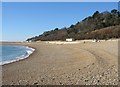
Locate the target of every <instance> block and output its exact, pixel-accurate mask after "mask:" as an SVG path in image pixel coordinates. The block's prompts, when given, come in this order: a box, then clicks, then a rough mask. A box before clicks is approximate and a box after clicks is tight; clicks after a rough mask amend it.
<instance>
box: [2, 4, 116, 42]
mask: <svg viewBox="0 0 120 87" xmlns="http://www.w3.org/2000/svg"><path fill="white" fill-rule="evenodd" d="M112 9H118V2H10V3H9V2H4V3H3V5H2V23H3V24H2V26H3V29H2V34H3V38H2V40H1V41H3V42H6V41H7V42H21V41H25V40H26V39H27V38H30V37H33V36H37V35H40V34H42V33H43V32H45V31H49V30H53V29H55V28H59V29H60V28H63V27H69V26H70V25H72V24H76V23H77V22H78V21H79V22H80V21H82V20H83V19H84V18H86V17H88V16H91V15H93V14H94V12H95V11H99V12H104V11H111V10H112Z"/></svg>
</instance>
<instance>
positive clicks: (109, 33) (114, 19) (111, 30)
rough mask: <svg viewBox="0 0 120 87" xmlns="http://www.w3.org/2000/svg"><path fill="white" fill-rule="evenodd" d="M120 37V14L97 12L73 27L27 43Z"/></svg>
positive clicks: (35, 38)
mask: <svg viewBox="0 0 120 87" xmlns="http://www.w3.org/2000/svg"><path fill="white" fill-rule="evenodd" d="M119 37H120V12H119V11H117V10H116V9H113V10H112V11H111V12H108V11H105V12H102V13H100V12H98V11H96V12H95V13H94V14H93V15H92V16H89V17H87V18H85V19H84V20H82V21H81V22H77V23H76V24H75V25H71V26H70V27H68V28H66V27H65V28H62V29H58V28H56V29H54V30H51V31H47V32H44V33H43V34H41V35H39V36H35V37H32V38H28V39H27V41H29V40H32V41H38V40H41V41H54V40H65V39H66V38H74V39H76V40H82V39H110V38H119Z"/></svg>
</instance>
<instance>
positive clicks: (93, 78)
mask: <svg viewBox="0 0 120 87" xmlns="http://www.w3.org/2000/svg"><path fill="white" fill-rule="evenodd" d="M3 45H22V46H29V47H32V48H34V49H35V51H34V53H33V54H31V55H30V56H29V57H28V58H26V59H23V60H20V61H18V62H14V63H10V64H6V65H3V66H2V84H3V85H117V84H118V41H117V40H115V41H101V42H85V43H83V42H81V43H74V44H64V43H62V44H56V43H54V44H51V43H49V42H42V41H40V42H30V43H27V42H21V43H3Z"/></svg>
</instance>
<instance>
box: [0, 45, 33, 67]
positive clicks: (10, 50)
mask: <svg viewBox="0 0 120 87" xmlns="http://www.w3.org/2000/svg"><path fill="white" fill-rule="evenodd" d="M34 50H35V49H33V48H30V47H26V46H0V65H4V64H8V63H11V62H15V61H19V60H21V59H25V58H27V57H28V56H29V55H30V54H32V53H33V51H34Z"/></svg>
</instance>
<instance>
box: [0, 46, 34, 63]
mask: <svg viewBox="0 0 120 87" xmlns="http://www.w3.org/2000/svg"><path fill="white" fill-rule="evenodd" d="M23 47H25V48H27V49H30V50H27V54H28V55H25V56H20V57H17V58H16V59H13V60H9V61H4V62H0V65H5V64H9V63H13V62H17V61H20V60H23V59H26V58H28V57H29V56H30V55H31V54H32V53H33V52H34V51H35V49H34V48H32V47H29V46H23ZM1 60H2V59H1Z"/></svg>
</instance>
